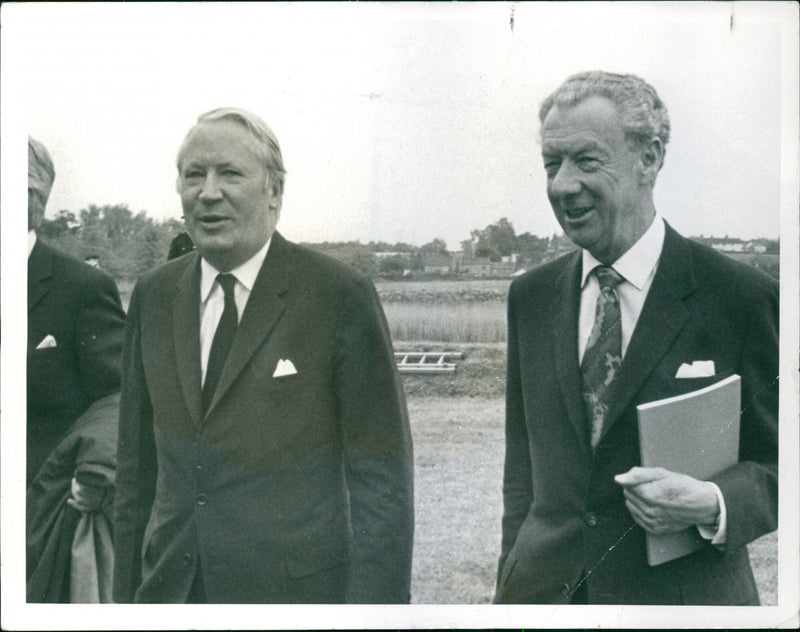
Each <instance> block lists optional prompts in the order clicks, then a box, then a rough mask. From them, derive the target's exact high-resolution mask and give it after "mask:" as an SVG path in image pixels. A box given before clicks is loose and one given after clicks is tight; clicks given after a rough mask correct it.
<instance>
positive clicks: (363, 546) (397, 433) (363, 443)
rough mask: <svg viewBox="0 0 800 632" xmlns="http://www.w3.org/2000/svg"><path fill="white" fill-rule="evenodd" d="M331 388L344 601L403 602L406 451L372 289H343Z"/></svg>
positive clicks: (408, 506)
mask: <svg viewBox="0 0 800 632" xmlns="http://www.w3.org/2000/svg"><path fill="white" fill-rule="evenodd" d="M341 300H342V308H341V309H340V310H339V318H340V320H339V326H338V328H337V330H338V332H339V338H338V341H337V348H338V358H337V362H336V366H337V369H336V375H335V388H336V392H337V399H338V405H339V413H340V420H341V427H342V437H343V443H344V459H345V476H346V482H347V488H348V492H349V496H350V514H351V521H352V529H353V540H354V542H353V549H352V556H351V564H350V577H349V581H348V590H347V595H346V600H347V602H348V603H408V602H409V598H410V592H409V591H410V583H411V552H412V546H413V540H414V496H413V453H412V444H411V431H410V428H409V421H408V412H407V408H406V402H405V394H404V391H403V386H402V383H401V382H400V378H399V375H398V372H397V367H396V365H395V360H394V353H393V350H392V343H391V340H390V336H389V329H388V325H387V323H386V318H385V316H384V313H383V310H382V308H381V305H380V301H379V299H378V295H377V292H376V291H375V289H374V287H373V286H372V284H371V283H370V282H369V281H367V280H366V279H363V280H360V281H359V282H357V283H356V284H355V285H354V287H353V288H352V290H351V291H349V292H347V293H346V295H345V296H342V298H341Z"/></svg>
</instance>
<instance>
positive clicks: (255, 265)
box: [200, 236, 272, 303]
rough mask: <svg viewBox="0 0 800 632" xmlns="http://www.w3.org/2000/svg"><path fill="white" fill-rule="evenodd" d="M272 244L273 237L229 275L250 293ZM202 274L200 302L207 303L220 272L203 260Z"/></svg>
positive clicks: (201, 262) (201, 265) (201, 264)
mask: <svg viewBox="0 0 800 632" xmlns="http://www.w3.org/2000/svg"><path fill="white" fill-rule="evenodd" d="M271 243H272V236H270V238H269V239H267V243H265V244H264V245H263V246H262V248H261V250H259V251H258V252H257V253H256V254H254V255H253V256H252V257H250V258H249V259H248V260H247V261H245V262H244V263H243V264H242V265H240V266H239V267H238V268H234V269H233V270H231V271H230V272H229V274H232V275H233V276H235V277H236V280H237V281H238V282H239V283H241V284H242V285H243V286H244V287H245V288H246V289H247V291H248V292H250V291H251V290H252V289H253V285H254V284H255V282H256V277H257V276H258V272H259V270H261V266H262V265H263V264H264V259H266V257H267V251H268V250H269V245H270V244H271ZM200 272H201V274H200V300H201V301H202V302H203V303H205V302H206V301H207V300H208V297H209V295H210V294H211V290H212V288H213V287H214V281H215V280H216V278H217V275H218V274H219V270H217V269H216V268H215V267H214V266H212V265H211V264H210V263H209V262H208V261H206V260H205V259H203V258H201V259H200Z"/></svg>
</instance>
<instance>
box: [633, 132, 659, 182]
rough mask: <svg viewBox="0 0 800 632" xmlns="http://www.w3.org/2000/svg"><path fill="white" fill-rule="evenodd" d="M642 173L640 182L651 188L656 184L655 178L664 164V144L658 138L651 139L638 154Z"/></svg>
mask: <svg viewBox="0 0 800 632" xmlns="http://www.w3.org/2000/svg"><path fill="white" fill-rule="evenodd" d="M639 159H640V161H641V166H642V172H641V177H640V182H641V183H642V184H649V185H650V186H653V185H654V184H655V183H656V176H657V175H658V171H659V170H660V169H661V165H662V164H663V163H664V144H663V143H662V142H661V139H660V138H656V137H653V138H651V139H650V141H649V142H648V143H647V145H645V146H644V147H643V148H642V150H641V153H640V154H639Z"/></svg>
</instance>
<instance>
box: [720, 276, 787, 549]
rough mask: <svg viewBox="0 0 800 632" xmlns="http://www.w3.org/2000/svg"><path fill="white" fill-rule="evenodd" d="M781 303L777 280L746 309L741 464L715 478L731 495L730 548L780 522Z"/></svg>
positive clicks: (728, 496)
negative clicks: (779, 387) (779, 406)
mask: <svg viewBox="0 0 800 632" xmlns="http://www.w3.org/2000/svg"><path fill="white" fill-rule="evenodd" d="M778 306H779V299H778V288H777V284H774V285H772V284H771V285H770V288H769V291H768V292H765V298H764V299H763V300H762V301H761V303H760V304H758V305H753V306H746V305H745V306H743V307H742V313H744V314H745V315H746V317H747V318H746V322H745V324H744V331H745V342H744V345H743V348H742V355H741V358H740V361H739V367H738V372H739V374H740V375H741V378H742V403H741V406H742V411H741V421H740V424H741V425H740V431H739V463H738V464H737V465H735V466H733V467H732V468H729V469H728V470H725V471H724V472H722V473H721V474H720V475H719V476H716V477H714V478H713V479H711V480H713V482H715V483H716V484H717V485H718V486H719V488H720V491H721V492H722V496H723V498H724V499H725V508H726V511H727V539H726V541H725V550H726V551H733V550H736V549H737V548H739V547H742V546H744V545H745V544H747V543H748V542H752V541H753V540H755V539H757V538H759V537H760V536H762V535H764V534H765V533H769V532H770V531H774V530H775V529H776V528H777V526H778V392H779V389H778V385H779V380H778V375H779V366H778V356H779V345H778V331H779V316H778V314H779V307H778Z"/></svg>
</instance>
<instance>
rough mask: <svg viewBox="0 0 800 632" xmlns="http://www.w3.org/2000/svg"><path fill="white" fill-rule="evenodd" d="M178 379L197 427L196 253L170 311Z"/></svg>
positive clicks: (198, 293)
mask: <svg viewBox="0 0 800 632" xmlns="http://www.w3.org/2000/svg"><path fill="white" fill-rule="evenodd" d="M172 331H173V342H174V344H175V359H176V361H177V365H178V378H179V379H180V382H181V388H183V396H184V398H185V399H186V405H187V407H188V409H189V414H190V415H191V416H192V420H193V421H194V422H195V424H199V423H200V380H201V373H200V257H199V255H198V254H197V253H195V254H194V255H193V256H192V261H191V262H190V263H189V264H188V265H187V266H186V270H185V271H184V273H183V274H182V275H181V278H180V280H179V281H178V286H177V292H176V293H175V298H174V300H173V307H172Z"/></svg>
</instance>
